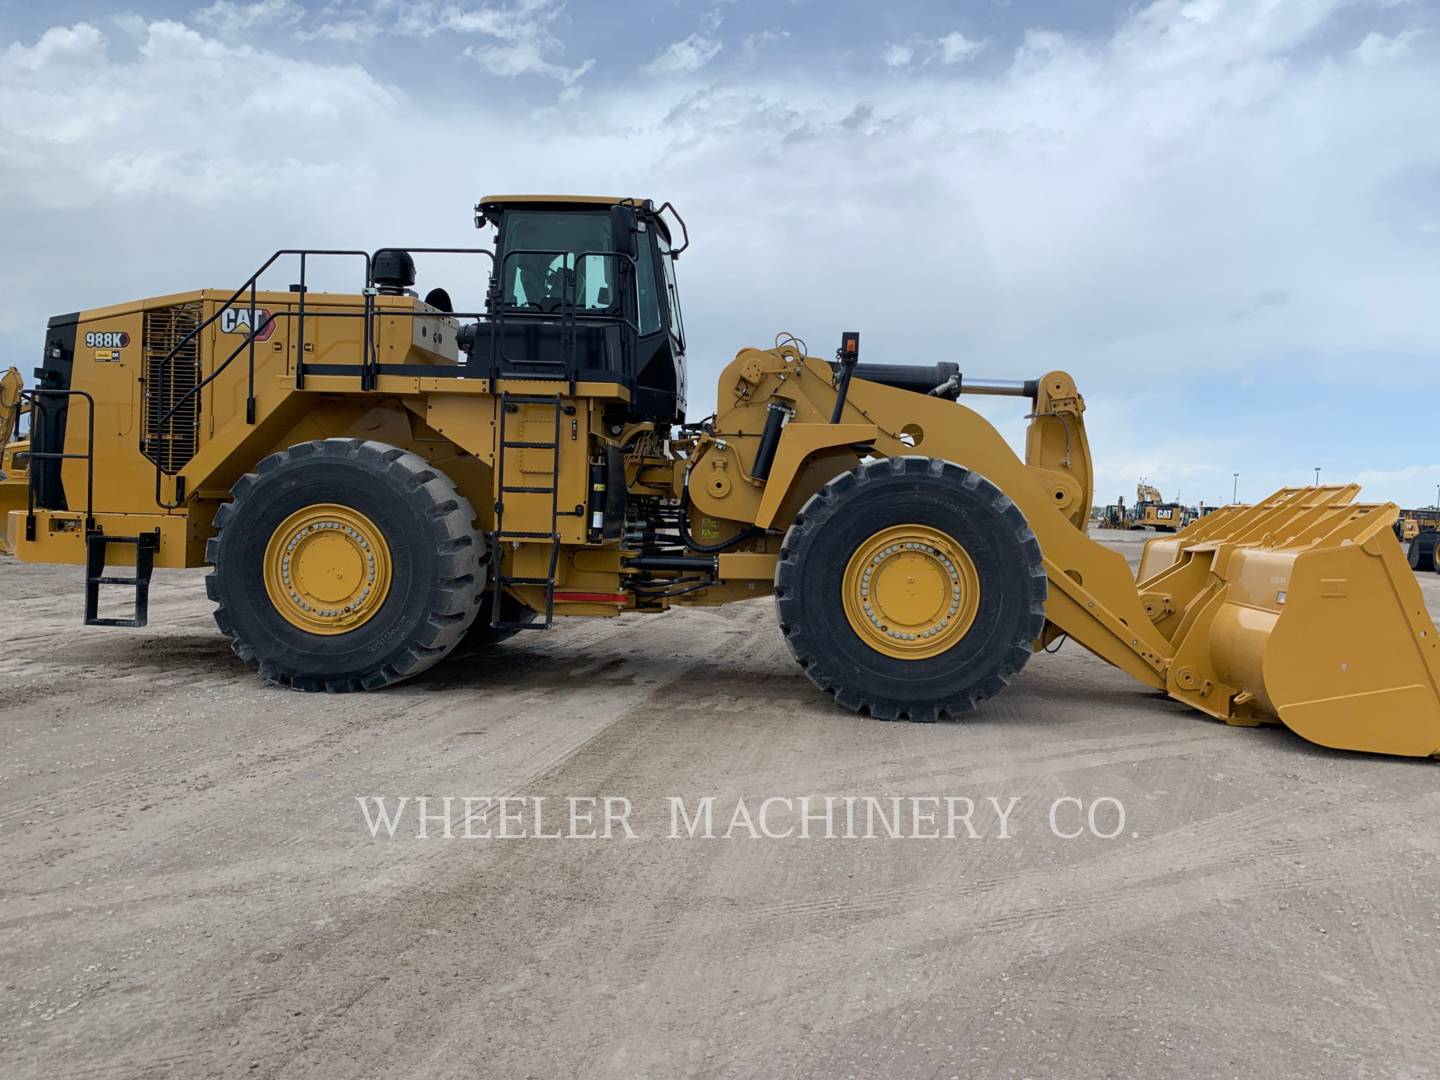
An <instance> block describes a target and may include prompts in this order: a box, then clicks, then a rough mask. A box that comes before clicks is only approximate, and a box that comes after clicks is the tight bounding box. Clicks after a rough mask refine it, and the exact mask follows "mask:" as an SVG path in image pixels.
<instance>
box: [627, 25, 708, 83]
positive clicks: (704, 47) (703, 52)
mask: <svg viewBox="0 0 1440 1080" xmlns="http://www.w3.org/2000/svg"><path fill="white" fill-rule="evenodd" d="M720 49H721V44H720V42H719V41H717V40H716V39H715V38H713V37H707V36H706V35H705V34H698V33H697V34H691V35H690V36H689V37H686V38H682V39H681V40H679V41H674V42H671V43H670V44H669V45H667V46H665V48H663V49H661V50H660V52H659V53H658V54H657V55H656V57H655V59H654V60H651V61H650V63H648V64H646V65H645V66H644V67H643V68H641V70H642V71H644V72H645V73H646V74H647V75H688V74H690V73H691V72H694V71H699V70H700V69H701V68H702V67H704V66H705V65H706V64H708V63H709V62H710V61H711V60H713V59H715V57H716V55H717V54H718V53H719V52H720Z"/></svg>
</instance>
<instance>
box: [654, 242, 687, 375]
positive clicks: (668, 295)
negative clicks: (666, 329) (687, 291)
mask: <svg viewBox="0 0 1440 1080" xmlns="http://www.w3.org/2000/svg"><path fill="white" fill-rule="evenodd" d="M655 237H656V239H657V240H659V241H660V265H661V266H662V267H663V268H664V270H665V302H666V303H667V304H669V305H670V333H671V335H672V336H673V337H674V338H675V344H676V345H677V346H679V348H680V350H681V351H682V352H683V351H684V350H685V320H684V318H683V317H682V316H681V314H680V290H679V289H678V288H676V287H675V260H674V259H673V258H672V257H671V255H670V244H669V242H668V241H667V240H666V239H665V237H663V236H661V235H660V234H659V232H657V233H656V234H655Z"/></svg>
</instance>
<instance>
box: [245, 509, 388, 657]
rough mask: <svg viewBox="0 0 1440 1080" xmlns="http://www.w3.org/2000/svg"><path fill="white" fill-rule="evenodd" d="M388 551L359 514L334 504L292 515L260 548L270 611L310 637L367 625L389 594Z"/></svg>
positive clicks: (375, 532) (377, 532) (373, 525)
mask: <svg viewBox="0 0 1440 1080" xmlns="http://www.w3.org/2000/svg"><path fill="white" fill-rule="evenodd" d="M390 578H391V561H390V549H389V547H388V546H387V545H386V543H385V538H384V536H383V535H382V534H381V532H380V530H379V529H378V528H376V527H375V523H374V522H373V521H371V520H370V519H369V518H368V517H366V516H365V515H364V514H362V513H360V511H358V510H355V509H353V508H352V507H348V506H340V505H338V504H335V503H317V504H315V505H313V506H307V507H305V508H304V509H302V510H297V511H296V512H295V513H293V514H291V515H290V516H289V517H288V518H286V519H285V520H284V521H282V522H281V523H280V526H279V527H278V528H277V529H276V530H275V532H274V533H273V534H272V535H271V537H270V542H269V543H268V544H267V545H266V547H265V591H266V592H267V593H268V594H269V596H270V602H271V603H272V604H274V605H275V610H276V611H278V612H280V614H281V615H282V616H283V617H284V618H285V620H286V621H287V622H289V623H291V624H292V625H294V626H298V627H299V628H300V629H302V630H305V631H307V632H308V633H312V634H344V633H347V632H349V631H351V630H354V629H355V628H356V627H358V626H361V625H363V624H364V623H366V622H368V621H369V620H370V618H371V617H372V616H374V615H375V613H376V612H377V611H379V610H380V608H381V607H382V606H383V605H384V603H385V598H386V597H387V596H388V595H389V592H390Z"/></svg>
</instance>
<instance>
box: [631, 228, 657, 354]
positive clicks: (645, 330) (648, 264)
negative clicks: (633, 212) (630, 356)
mask: <svg viewBox="0 0 1440 1080" xmlns="http://www.w3.org/2000/svg"><path fill="white" fill-rule="evenodd" d="M639 235H640V236H641V237H642V238H643V237H646V236H650V235H655V234H654V233H653V232H652V233H640V234H639ZM635 263H636V266H635V291H636V296H637V299H638V301H639V305H640V323H639V325H640V336H641V337H644V336H645V335H646V334H653V333H655V332H656V331H658V330H659V329H660V292H659V290H658V289H656V288H655V248H654V246H653V245H652V244H650V242H649V241H648V240H642V242H641V244H640V254H639V257H638V258H637V259H636V260H635Z"/></svg>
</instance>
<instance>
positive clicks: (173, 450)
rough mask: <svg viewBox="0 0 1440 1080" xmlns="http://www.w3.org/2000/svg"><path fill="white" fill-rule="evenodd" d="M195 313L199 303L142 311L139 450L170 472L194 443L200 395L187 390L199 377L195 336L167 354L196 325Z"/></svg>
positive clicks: (187, 456) (190, 455)
mask: <svg viewBox="0 0 1440 1080" xmlns="http://www.w3.org/2000/svg"><path fill="white" fill-rule="evenodd" d="M200 318H201V311H200V304H199V303H198V302H195V303H190V304H175V305H173V306H171V307H163V308H153V309H151V310H150V311H147V312H146V313H145V337H144V344H143V349H144V352H143V355H144V358H145V375H144V391H145V407H144V410H143V418H144V419H143V425H142V428H141V432H140V452H141V453H143V454H144V455H145V456H146V457H147V458H149V459H150V460H151V461H153V462H154V463H155V464H157V465H158V466H160V468H161V470H162V471H163V472H166V473H168V474H171V475H173V474H175V473H177V472H179V471H180V470H181V469H183V468H184V467H185V466H186V465H187V464H188V463H189V461H190V459H191V458H193V457H194V456H195V451H196V450H197V449H198V448H199V439H200V395H199V394H196V393H191V391H193V390H194V389H195V387H196V385H197V384H198V383H199V382H200V335H198V334H197V335H196V336H195V337H193V338H191V339H190V340H189V341H188V342H186V343H185V347H184V348H182V349H180V350H179V351H178V352H175V354H174V355H173V356H171V355H170V354H171V351H172V350H174V349H175V347H176V346H177V345H179V344H180V342H181V341H184V339H185V336H186V335H187V334H189V333H190V332H191V331H193V330H194V329H195V328H196V327H197V326H199V325H200ZM167 357H169V361H168V363H167V361H166V358H167ZM187 394H188V395H189V397H188V398H187V397H186V395H187ZM182 402H183V404H181V403H182ZM177 406H178V408H177ZM172 410H173V411H172ZM162 426H163V430H162Z"/></svg>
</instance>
